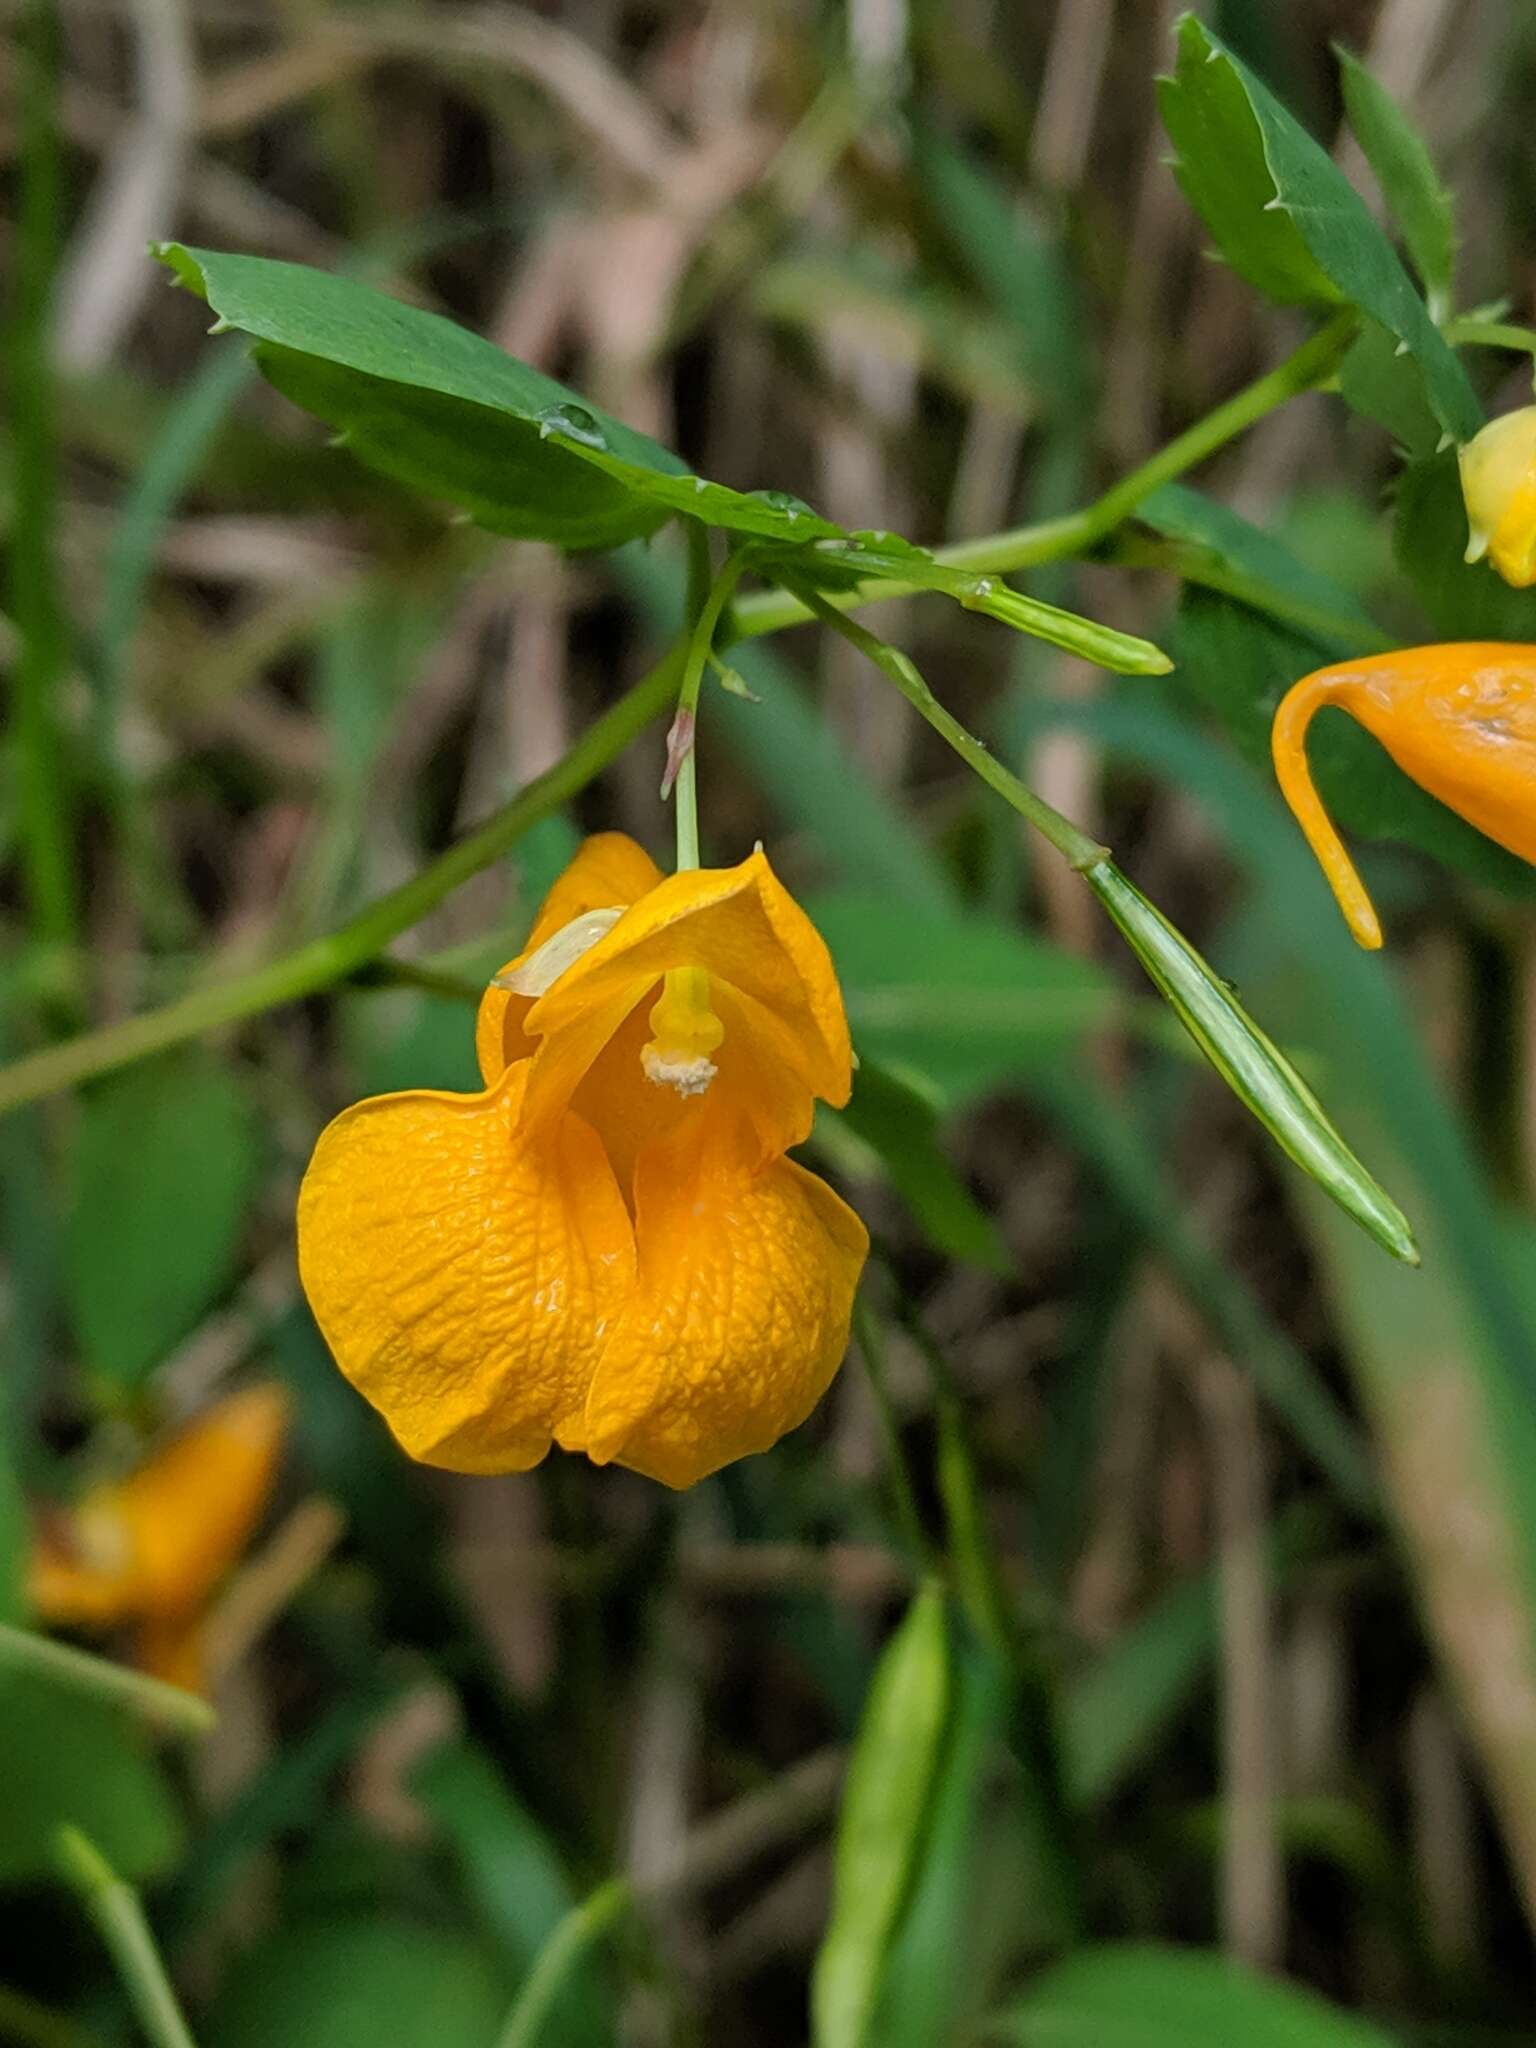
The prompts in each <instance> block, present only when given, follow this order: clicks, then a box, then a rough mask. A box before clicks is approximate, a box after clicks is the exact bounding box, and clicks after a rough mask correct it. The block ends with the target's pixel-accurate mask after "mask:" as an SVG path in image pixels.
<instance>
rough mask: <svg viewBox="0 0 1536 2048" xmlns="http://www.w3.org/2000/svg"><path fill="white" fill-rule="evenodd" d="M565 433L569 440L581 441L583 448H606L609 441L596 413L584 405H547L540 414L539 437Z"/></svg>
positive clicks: (542, 439)
mask: <svg viewBox="0 0 1536 2048" xmlns="http://www.w3.org/2000/svg"><path fill="white" fill-rule="evenodd" d="M551 434H563V435H564V436H565V438H566V440H567V441H579V442H580V443H581V445H582V447H583V448H606V447H607V446H608V442H607V440H606V438H605V437H604V434H603V430H602V428H601V427H600V426H599V425H598V421H597V415H596V413H591V412H588V411H587V408H586V407H585V406H584V405H569V404H567V405H547V406H545V408H544V410H543V411H542V412H541V413H540V414H539V439H540V440H541V441H547V440H548V439H549V437H550V435H551Z"/></svg>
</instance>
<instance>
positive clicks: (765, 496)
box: [752, 491, 811, 520]
mask: <svg viewBox="0 0 1536 2048" xmlns="http://www.w3.org/2000/svg"><path fill="white" fill-rule="evenodd" d="M752 496H753V497H754V498H760V499H761V500H762V502H763V503H764V504H765V505H767V506H768V507H769V509H770V510H771V511H774V512H782V513H783V514H784V517H785V518H786V519H790V520H794V519H798V518H799V517H800V514H801V513H802V512H809V511H810V509H811V508H810V506H809V505H807V504H806V502H805V500H804V498H797V497H796V496H795V494H794V492H793V491H754V492H753V493H752Z"/></svg>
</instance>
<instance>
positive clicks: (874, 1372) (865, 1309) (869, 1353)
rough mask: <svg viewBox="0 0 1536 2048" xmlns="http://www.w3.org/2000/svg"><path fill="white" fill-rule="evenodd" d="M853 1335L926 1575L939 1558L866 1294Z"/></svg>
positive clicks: (857, 1306) (913, 1553)
mask: <svg viewBox="0 0 1536 2048" xmlns="http://www.w3.org/2000/svg"><path fill="white" fill-rule="evenodd" d="M853 1337H854V1342H855V1343H856V1344H857V1345H858V1347H859V1355H860V1357H861V1358H862V1359H863V1360H864V1369H865V1372H866V1373H867V1375H868V1377H869V1387H870V1392H871V1393H872V1394H873V1395H874V1400H875V1413H876V1415H877V1417H878V1418H879V1422H880V1436H881V1440H882V1441H883V1443H884V1445H885V1462H886V1469H887V1471H888V1472H889V1474H890V1481H891V1491H892V1493H893V1494H894V1495H895V1497H896V1519H897V1521H898V1522H900V1524H901V1533H902V1536H903V1538H904V1539H905V1542H906V1547H907V1551H908V1554H909V1555H910V1557H911V1559H912V1563H913V1566H914V1568H915V1569H916V1571H917V1573H918V1576H919V1577H923V1576H925V1575H926V1574H928V1573H930V1572H933V1571H935V1570H936V1569H937V1567H938V1559H937V1558H936V1557H935V1556H934V1553H933V1545H932V1544H931V1543H930V1542H929V1541H928V1532H927V1531H926V1530H925V1529H924V1527H923V1517H922V1514H921V1512H920V1511H919V1509H918V1505H917V1489H916V1487H915V1486H914V1485H913V1483H912V1468H911V1466H910V1465H909V1464H908V1463H907V1454H906V1452H905V1451H904V1450H903V1449H902V1446H901V1426H900V1424H899V1423H898V1422H897V1419H896V1408H895V1404H894V1403H893V1402H892V1400H891V1389H890V1381H889V1379H888V1377H887V1374H886V1370H885V1334H884V1332H883V1331H882V1330H881V1328H880V1324H879V1322H878V1320H877V1318H876V1316H875V1314H874V1311H873V1310H872V1309H871V1308H870V1306H869V1304H868V1302H867V1301H866V1300H865V1299H864V1296H863V1294H862V1293H860V1294H857V1295H855V1296H854V1302H853Z"/></svg>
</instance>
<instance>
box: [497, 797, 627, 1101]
mask: <svg viewBox="0 0 1536 2048" xmlns="http://www.w3.org/2000/svg"><path fill="white" fill-rule="evenodd" d="M660 880H661V869H660V868H659V867H657V865H656V863H655V861H653V860H652V859H651V856H650V855H649V854H648V853H647V852H646V850H645V848H644V847H643V846H640V845H638V844H637V843H636V841H635V840H633V839H631V838H630V837H629V835H628V834H627V833H625V832H596V833H594V834H593V835H592V837H591V838H590V839H587V840H584V841H583V842H582V846H581V850H580V851H579V852H578V853H577V855H576V858H575V859H574V860H573V861H572V862H571V864H570V866H569V867H568V868H567V869H566V870H565V872H564V873H563V874H562V875H561V876H560V878H559V880H558V881H557V882H556V883H555V885H554V887H553V888H552V889H551V890H550V892H549V894H548V895H547V896H546V897H545V898H544V901H543V903H542V905H541V906H540V909H539V914H538V916H537V917H536V918H535V919H534V921H533V929H532V930H531V931H530V932H529V934H528V940H527V943H526V944H525V945H524V947H523V950H522V951H521V953H519V954H517V955H516V956H515V958H513V959H511V960H509V961H508V962H507V963H506V965H505V966H504V967H502V968H501V969H499V970H498V971H499V972H500V973H502V974H506V973H508V972H509V971H510V970H511V969H512V968H514V967H519V966H521V965H522V963H523V961H525V960H526V959H527V958H528V956H529V954H530V953H535V952H537V951H538V949H539V947H540V946H542V945H543V943H544V941H545V940H546V939H548V938H552V937H553V936H554V934H555V933H556V932H557V931H559V929H560V927H561V926H562V925H567V924H569V923H570V921H571V919H572V918H573V917H583V916H585V915H586V913H587V912H588V911H589V910H608V909H610V908H612V907H613V906H614V905H615V904H622V905H624V906H625V907H626V908H627V907H628V905H630V904H631V903H637V902H638V901H639V899H640V898H641V897H642V896H644V895H645V894H646V893H647V891H649V890H651V889H654V888H655V887H656V885H657V883H658V882H659V881H660ZM532 1008H533V998H532V997H531V996H519V995H514V994H513V993H512V991H511V990H510V989H506V988H498V987H497V986H496V984H495V983H494V982H492V984H491V986H490V987H489V988H488V989H487V990H486V992H485V994H484V995H483V996H482V997H481V1000H480V1012H479V1015H478V1017H477V1018H476V1020H475V1052H476V1054H477V1055H478V1057H479V1061H480V1072H481V1074H482V1075H483V1076H484V1079H485V1085H486V1087H487V1088H490V1087H493V1086H494V1085H495V1083H496V1082H497V1081H499V1080H500V1079H501V1077H502V1075H503V1074H504V1073H505V1072H506V1070H507V1068H508V1067H509V1066H512V1065H513V1064H514V1063H515V1062H516V1061H518V1060H523V1059H527V1058H528V1057H529V1055H530V1054H531V1053H532V1052H533V1051H534V1049H535V1045H534V1041H533V1040H532V1039H530V1038H528V1037H527V1036H526V1035H525V1033H524V1031H523V1020H524V1018H525V1017H526V1016H527V1015H528V1012H529V1011H530V1010H531V1009H532Z"/></svg>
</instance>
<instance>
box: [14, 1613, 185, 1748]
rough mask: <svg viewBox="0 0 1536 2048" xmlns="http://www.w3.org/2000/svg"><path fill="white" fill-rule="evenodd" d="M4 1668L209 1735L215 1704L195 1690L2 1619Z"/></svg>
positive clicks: (169, 1725) (171, 1725)
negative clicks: (188, 1689)
mask: <svg viewBox="0 0 1536 2048" xmlns="http://www.w3.org/2000/svg"><path fill="white" fill-rule="evenodd" d="M4 1671H21V1672H26V1673H28V1674H29V1675H31V1676H33V1677H37V1678H43V1679H47V1680H49V1681H50V1682H52V1683H54V1684H57V1685H65V1686H68V1687H69V1688H70V1689H71V1690H72V1691H74V1692H81V1693H89V1694H90V1695H91V1696H92V1697H93V1698H95V1699H98V1700H106V1701H107V1702H108V1703H109V1704H111V1705H113V1706H124V1707H131V1708H132V1709H133V1711H134V1712H135V1713H137V1714H141V1715H142V1716H143V1717H144V1719H145V1720H146V1721H151V1722H156V1723H158V1724H159V1725H160V1726H161V1727H163V1728H168V1729H172V1730H174V1731H175V1732H177V1733H178V1734H182V1735H206V1734H207V1733H208V1730H209V1729H210V1728H211V1727H212V1726H213V1724H214V1721H215V1719H216V1716H215V1714H214V1711H213V1708H212V1707H211V1706H209V1704H208V1702H207V1701H206V1700H205V1699H200V1698H199V1697H198V1695H197V1694H196V1693H195V1692H185V1691H183V1689H182V1688H181V1687H180V1686H179V1685H167V1684H166V1683H165V1681H164V1679H160V1678H150V1677H148V1676H146V1675H145V1673H144V1672H142V1671H130V1670H129V1668H128V1667H127V1665H125V1664H113V1663H111V1662H109V1660H108V1659H107V1658H105V1657H93V1656H92V1655H91V1654H90V1652H89V1651H88V1650H76V1649H72V1648H71V1647H70V1645H69V1644H68V1643H56V1642H54V1641H53V1640H52V1638H51V1637H49V1636H41V1635H37V1634H35V1633H34V1632H33V1631H32V1630H31V1629H25V1628H12V1627H11V1626H10V1624H9V1623H8V1622H6V1623H0V1672H4Z"/></svg>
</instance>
